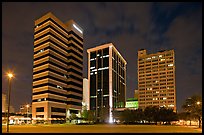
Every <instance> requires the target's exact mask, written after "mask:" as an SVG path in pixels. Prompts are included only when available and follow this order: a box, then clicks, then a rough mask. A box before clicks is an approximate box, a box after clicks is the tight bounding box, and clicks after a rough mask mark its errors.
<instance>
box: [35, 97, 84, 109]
mask: <svg viewBox="0 0 204 135" xmlns="http://www.w3.org/2000/svg"><path fill="white" fill-rule="evenodd" d="M43 99H44V101H53V102H58V103H66V104H71V105H76V106H81V105H82V104H81V102H74V101H65V100H59V99H53V98H43ZM41 101H42V100H39V99H34V100H32V102H41ZM36 111H37V109H36ZM38 111H39V110H38ZM41 111H42V109H41ZM43 111H44V108H43Z"/></svg>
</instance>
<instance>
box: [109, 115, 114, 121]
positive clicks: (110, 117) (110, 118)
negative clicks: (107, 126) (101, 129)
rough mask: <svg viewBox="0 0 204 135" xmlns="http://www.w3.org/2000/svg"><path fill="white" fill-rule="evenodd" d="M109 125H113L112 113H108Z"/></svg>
mask: <svg viewBox="0 0 204 135" xmlns="http://www.w3.org/2000/svg"><path fill="white" fill-rule="evenodd" d="M109 123H113V117H112V113H110V116H109Z"/></svg>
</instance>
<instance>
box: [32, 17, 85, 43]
mask: <svg viewBox="0 0 204 135" xmlns="http://www.w3.org/2000/svg"><path fill="white" fill-rule="evenodd" d="M48 21H51V22H52V23H54V24H55V25H57V26H58V27H59V28H60V29H61V30H63V31H64V32H65V33H67V34H68V35H70V34H73V35H74V36H75V37H77V38H78V39H79V40H80V41H81V42H83V39H82V38H81V37H80V36H79V35H77V34H76V33H75V32H74V31H72V30H71V31H69V32H67V30H66V29H65V28H63V27H62V26H61V25H59V24H58V23H56V22H55V21H54V20H53V19H52V18H48V19H46V20H44V21H43V22H41V23H39V24H37V26H38V27H39V26H40V25H42V24H44V23H46V22H48ZM50 26H51V25H50ZM35 27H36V26H35ZM40 31H41V30H39V31H37V32H35V33H34V34H37V33H39V32H40Z"/></svg>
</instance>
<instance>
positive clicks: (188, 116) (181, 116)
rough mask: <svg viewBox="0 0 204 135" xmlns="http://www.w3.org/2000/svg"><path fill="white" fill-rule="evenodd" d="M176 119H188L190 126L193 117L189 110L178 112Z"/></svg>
mask: <svg viewBox="0 0 204 135" xmlns="http://www.w3.org/2000/svg"><path fill="white" fill-rule="evenodd" d="M178 119H180V120H185V121H187V120H189V121H190V126H191V120H193V119H194V118H193V117H192V115H191V113H189V112H180V113H179V114H178Z"/></svg>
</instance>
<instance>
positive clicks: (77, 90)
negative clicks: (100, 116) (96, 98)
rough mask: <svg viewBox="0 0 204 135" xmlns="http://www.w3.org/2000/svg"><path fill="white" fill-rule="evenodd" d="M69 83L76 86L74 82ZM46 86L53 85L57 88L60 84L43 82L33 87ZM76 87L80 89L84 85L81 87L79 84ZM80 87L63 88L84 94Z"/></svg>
mask: <svg viewBox="0 0 204 135" xmlns="http://www.w3.org/2000/svg"><path fill="white" fill-rule="evenodd" d="M68 85H74V86H76V85H75V84H74V83H73V82H70V83H68ZM44 86H51V87H53V88H57V86H58V85H56V84H52V83H43V84H39V85H35V86H33V88H39V87H44ZM76 87H78V88H79V89H82V87H79V86H76ZM79 89H75V88H63V89H61V90H65V91H73V92H76V93H79V94H83V93H82V91H81V90H79Z"/></svg>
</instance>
